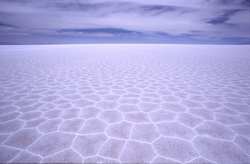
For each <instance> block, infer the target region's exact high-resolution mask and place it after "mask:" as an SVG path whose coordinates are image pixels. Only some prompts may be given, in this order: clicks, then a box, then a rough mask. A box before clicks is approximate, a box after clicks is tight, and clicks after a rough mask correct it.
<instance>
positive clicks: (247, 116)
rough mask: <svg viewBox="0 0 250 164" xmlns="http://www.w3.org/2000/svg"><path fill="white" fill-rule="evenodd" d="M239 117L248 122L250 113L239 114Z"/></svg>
mask: <svg viewBox="0 0 250 164" xmlns="http://www.w3.org/2000/svg"><path fill="white" fill-rule="evenodd" d="M239 118H241V119H243V120H244V121H246V122H247V123H250V114H240V115H239Z"/></svg>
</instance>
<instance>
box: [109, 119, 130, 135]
mask: <svg viewBox="0 0 250 164" xmlns="http://www.w3.org/2000/svg"><path fill="white" fill-rule="evenodd" d="M132 127H133V123H130V122H127V121H121V122H118V123H115V124H112V125H109V126H108V128H107V130H106V134H107V135H108V136H109V137H114V138H117V139H129V137H130V134H131V130H132Z"/></svg>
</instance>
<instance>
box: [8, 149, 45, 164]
mask: <svg viewBox="0 0 250 164" xmlns="http://www.w3.org/2000/svg"><path fill="white" fill-rule="evenodd" d="M41 161H42V158H41V157H40V156H39V155H35V154H33V153H30V152H28V151H26V150H24V151H22V152H21V153H20V154H18V155H17V156H16V157H15V158H13V159H12V160H11V161H9V163H39V162H41Z"/></svg>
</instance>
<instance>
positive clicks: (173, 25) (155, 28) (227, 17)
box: [0, 0, 250, 44]
mask: <svg viewBox="0 0 250 164" xmlns="http://www.w3.org/2000/svg"><path fill="white" fill-rule="evenodd" d="M92 43H98V44H99V43H154V44H157V43H165V44H250V0H0V44H92Z"/></svg>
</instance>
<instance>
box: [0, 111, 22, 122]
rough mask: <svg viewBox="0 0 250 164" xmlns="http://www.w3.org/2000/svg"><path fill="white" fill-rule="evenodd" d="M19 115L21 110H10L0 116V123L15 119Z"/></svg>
mask: <svg viewBox="0 0 250 164" xmlns="http://www.w3.org/2000/svg"><path fill="white" fill-rule="evenodd" d="M20 115H21V112H11V113H6V114H3V115H1V116H0V123H3V122H7V121H10V120H14V119H17V118H18V117H19V116H20Z"/></svg>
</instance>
